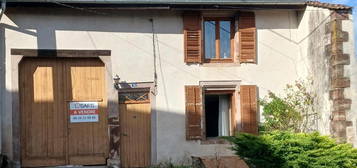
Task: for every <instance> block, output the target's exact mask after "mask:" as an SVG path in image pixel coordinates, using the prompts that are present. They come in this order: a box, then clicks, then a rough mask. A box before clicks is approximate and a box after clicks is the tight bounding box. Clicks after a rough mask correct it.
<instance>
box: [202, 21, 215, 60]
mask: <svg viewBox="0 0 357 168" xmlns="http://www.w3.org/2000/svg"><path fill="white" fill-rule="evenodd" d="M204 32H205V37H204V40H205V41H204V43H205V58H208V59H210V58H215V57H216V23H215V21H205V22H204Z"/></svg>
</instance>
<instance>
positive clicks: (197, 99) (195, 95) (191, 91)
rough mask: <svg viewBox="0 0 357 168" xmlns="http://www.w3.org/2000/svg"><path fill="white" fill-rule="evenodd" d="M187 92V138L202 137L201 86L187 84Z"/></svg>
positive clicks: (197, 138) (195, 138)
mask: <svg viewBox="0 0 357 168" xmlns="http://www.w3.org/2000/svg"><path fill="white" fill-rule="evenodd" d="M185 94H186V139H187V140H199V139H201V138H202V127H201V117H202V91H201V87H200V86H185Z"/></svg>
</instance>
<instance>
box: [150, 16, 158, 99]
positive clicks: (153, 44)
mask: <svg viewBox="0 0 357 168" xmlns="http://www.w3.org/2000/svg"><path fill="white" fill-rule="evenodd" d="M150 22H151V30H152V50H153V56H154V89H153V91H152V94H153V95H156V94H157V70H156V69H157V68H156V41H157V37H156V34H155V25H154V19H153V18H151V19H150Z"/></svg>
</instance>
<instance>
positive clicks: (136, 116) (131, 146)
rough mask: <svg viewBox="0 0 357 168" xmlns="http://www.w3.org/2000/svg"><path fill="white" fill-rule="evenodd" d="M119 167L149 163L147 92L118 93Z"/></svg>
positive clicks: (149, 135)
mask: <svg viewBox="0 0 357 168" xmlns="http://www.w3.org/2000/svg"><path fill="white" fill-rule="evenodd" d="M119 102H120V105H119V107H120V109H119V113H120V117H119V120H120V134H121V136H120V156H121V158H120V159H121V166H122V167H124V168H127V167H130V168H132V167H148V166H150V163H151V106H150V101H149V92H126V93H119Z"/></svg>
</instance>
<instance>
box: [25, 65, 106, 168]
mask: <svg viewBox="0 0 357 168" xmlns="http://www.w3.org/2000/svg"><path fill="white" fill-rule="evenodd" d="M104 73H105V69H104V64H103V63H102V62H101V61H100V60H99V59H73V58H72V59H60V58H56V59H53V58H51V59H45V58H24V59H23V60H22V61H21V63H20V72H19V77H20V78H19V80H20V81H19V84H20V111H21V161H22V166H26V167H37V166H55V165H67V164H76V165H90V164H105V159H106V157H107V152H108V138H107V136H108V135H107V115H106V106H107V99H106V96H105V79H104V77H105V75H104ZM70 102H96V103H97V104H98V111H99V121H98V122H82V123H71V122H70V121H69V117H70V116H69V103H70Z"/></svg>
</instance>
